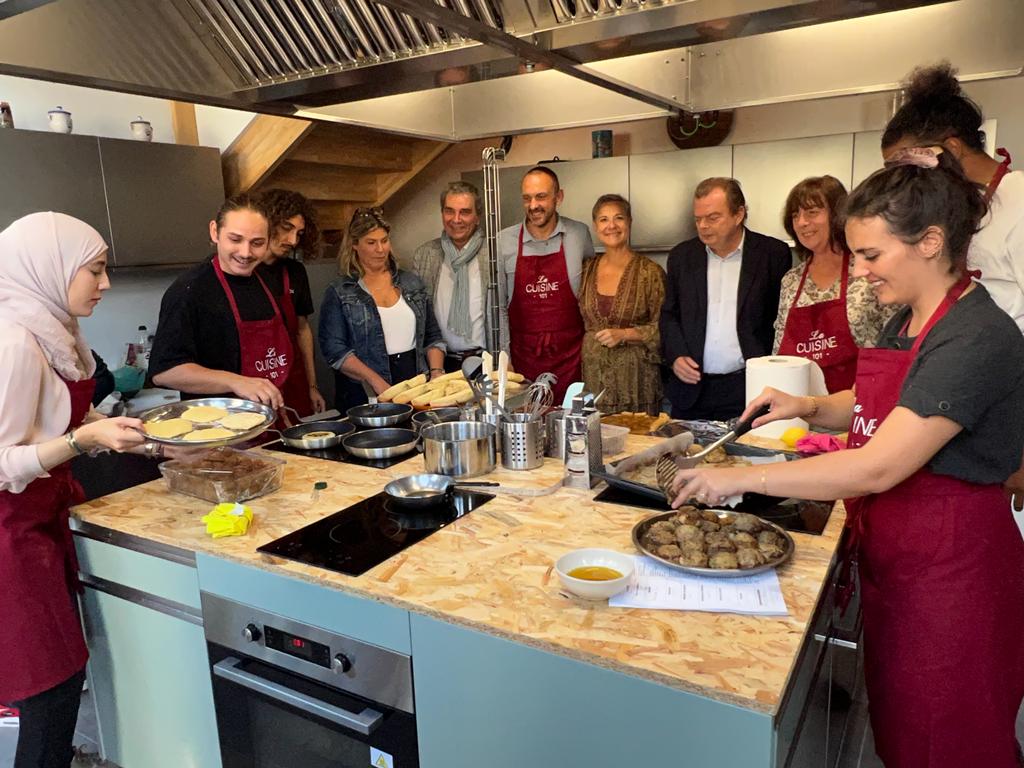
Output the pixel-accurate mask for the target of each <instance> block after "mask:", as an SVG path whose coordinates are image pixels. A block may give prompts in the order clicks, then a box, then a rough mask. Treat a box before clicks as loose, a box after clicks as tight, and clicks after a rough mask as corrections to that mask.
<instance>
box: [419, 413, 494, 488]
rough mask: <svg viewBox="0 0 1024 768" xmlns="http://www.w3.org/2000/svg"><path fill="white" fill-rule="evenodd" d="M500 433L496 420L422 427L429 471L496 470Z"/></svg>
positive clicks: (466, 474)
mask: <svg viewBox="0 0 1024 768" xmlns="http://www.w3.org/2000/svg"><path fill="white" fill-rule="evenodd" d="M496 434H497V429H496V428H495V427H494V425H493V424H487V423H485V422H482V421H450V422H446V423H444V424H432V425H429V426H425V427H423V428H422V429H421V430H420V437H421V439H422V440H423V460H424V463H425V464H426V469H427V472H430V473H433V474H439V475H449V476H451V477H456V478H467V477H477V476H478V475H485V474H487V473H488V472H491V471H493V470H494V467H495V464H496V463H497V462H496V447H497V446H496V443H497V439H496Z"/></svg>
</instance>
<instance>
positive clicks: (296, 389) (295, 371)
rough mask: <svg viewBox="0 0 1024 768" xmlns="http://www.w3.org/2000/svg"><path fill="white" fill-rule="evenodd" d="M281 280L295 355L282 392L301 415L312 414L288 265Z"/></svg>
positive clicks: (285, 317)
mask: <svg viewBox="0 0 1024 768" xmlns="http://www.w3.org/2000/svg"><path fill="white" fill-rule="evenodd" d="M281 280H282V283H283V285H284V293H283V294H282V295H281V314H282V315H283V316H284V325H285V328H287V329H288V339H289V340H290V341H291V345H292V353H293V355H294V356H295V360H294V365H293V366H292V368H291V371H289V373H288V378H287V379H286V380H285V382H284V388H283V389H282V390H281V394H282V395H283V396H284V404H285V405H287V406H288V407H289V408H294V409H295V410H296V411H298V412H299V415H300V416H310V415H312V413H313V401H312V400H311V399H310V397H309V379H308V378H307V377H306V365H305V361H304V360H302V359H301V357H302V353H301V351H300V350H299V316H298V315H297V314H296V313H295V302H294V301H292V281H291V277H290V276H289V274H288V268H287V266H285V268H284V270H283V275H282V278H281Z"/></svg>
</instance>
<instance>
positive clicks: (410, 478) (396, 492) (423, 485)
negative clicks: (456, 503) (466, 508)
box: [384, 474, 498, 509]
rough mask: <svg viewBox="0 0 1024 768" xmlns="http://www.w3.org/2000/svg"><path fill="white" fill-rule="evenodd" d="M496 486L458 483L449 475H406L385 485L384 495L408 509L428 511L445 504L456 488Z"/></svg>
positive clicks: (493, 484)
mask: <svg viewBox="0 0 1024 768" xmlns="http://www.w3.org/2000/svg"><path fill="white" fill-rule="evenodd" d="M496 485H498V483H488V482H476V483H462V482H456V481H455V479H454V478H451V477H448V475H433V474H421V475H406V476H405V477H400V478H398V479H397V480H392V481H391V482H390V483H388V484H387V485H385V486H384V493H386V494H387V495H388V496H390V497H391V499H392V500H393V501H394V502H395V503H396V504H399V505H401V506H402V507H405V508H406V509H426V508H427V507H432V506H434V505H435V504H440V503H441V502H443V501H444V500H445V499H446V498H448V495H449V494H450V493H451V492H452V491H453V490H455V488H466V487H473V488H481V487H484V488H488V487H489V488H493V487H495V486H496Z"/></svg>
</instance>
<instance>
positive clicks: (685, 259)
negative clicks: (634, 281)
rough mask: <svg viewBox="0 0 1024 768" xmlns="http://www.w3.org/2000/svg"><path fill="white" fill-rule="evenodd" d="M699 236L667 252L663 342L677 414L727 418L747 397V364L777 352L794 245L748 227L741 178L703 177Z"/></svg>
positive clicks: (697, 208)
mask: <svg viewBox="0 0 1024 768" xmlns="http://www.w3.org/2000/svg"><path fill="white" fill-rule="evenodd" d="M693 218H694V221H695V222H696V225H697V237H695V238H693V239H692V240H687V241H686V242H683V243H679V245H677V246H676V247H675V248H673V249H672V251H671V252H670V253H669V255H668V281H667V288H666V293H665V303H664V305H663V306H662V309H661V345H662V352H663V354H664V358H665V365H666V366H667V367H668V368H669V371H668V374H667V381H666V383H665V393H666V395H668V398H669V400H670V401H671V403H672V417H673V418H677V419H713V420H725V419H731V418H734V417H736V416H739V415H740V413H742V411H743V407H744V405H745V404H746V396H745V395H746V393H745V391H744V385H745V376H746V374H745V367H746V361H747V360H748V359H750V358H752V357H760V356H762V355H769V354H771V351H772V337H773V333H774V331H773V328H772V324H773V323H774V322H775V315H776V313H777V312H778V309H779V290H780V287H781V283H782V276H783V275H784V274H785V273H786V270H788V269H789V268H790V267H791V266H792V264H793V257H792V254H791V253H790V250H789V246H787V245H786V244H785V243H784V242H782V241H781V240H776V239H775V238H774V237H767V236H766V235H761V234H758V233H757V232H751V231H750V230H749V229H747V228H746V227H745V226H744V225H743V223H744V221H745V220H746V218H747V209H746V200H744V198H743V190H742V189H740V185H739V182H737V181H736V180H735V179H729V178H719V177H716V178H710V179H705V180H704V181H702V182H701V183H700V184H698V185H697V189H696V191H695V193H694V200H693Z"/></svg>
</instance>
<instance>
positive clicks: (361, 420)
mask: <svg viewBox="0 0 1024 768" xmlns="http://www.w3.org/2000/svg"><path fill="white" fill-rule="evenodd" d="M413 410H414V409H413V407H412V406H411V405H408V404H404V403H367V404H366V405H357V406H355V407H353V408H349V409H348V411H346V414H347V415H348V419H349V421H351V422H352V423H353V424H355V425H356V426H357V427H371V428H378V427H395V426H398V425H399V424H401V423H403V422H405V421H408V420H409V417H410V416H412V412H413Z"/></svg>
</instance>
